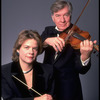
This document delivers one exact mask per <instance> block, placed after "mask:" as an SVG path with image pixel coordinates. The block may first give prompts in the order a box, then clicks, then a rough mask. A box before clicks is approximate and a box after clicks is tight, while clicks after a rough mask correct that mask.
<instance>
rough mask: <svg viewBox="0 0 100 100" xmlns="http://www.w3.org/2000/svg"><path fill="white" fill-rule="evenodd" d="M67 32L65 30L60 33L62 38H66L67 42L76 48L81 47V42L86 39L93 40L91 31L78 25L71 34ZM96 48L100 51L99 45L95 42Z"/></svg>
mask: <svg viewBox="0 0 100 100" xmlns="http://www.w3.org/2000/svg"><path fill="white" fill-rule="evenodd" d="M66 33H67V32H63V33H61V34H60V35H59V37H60V38H62V39H64V41H65V43H66V44H68V43H69V44H70V45H71V46H72V47H73V48H74V49H79V48H80V42H81V41H84V40H86V39H88V40H91V36H90V34H89V32H86V31H83V30H80V29H79V28H78V27H77V26H74V28H73V30H72V32H71V33H70V30H69V33H70V34H68V33H67V34H66ZM93 46H94V49H95V50H96V51H98V52H99V46H98V45H96V44H93Z"/></svg>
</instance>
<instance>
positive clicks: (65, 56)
mask: <svg viewBox="0 0 100 100" xmlns="http://www.w3.org/2000/svg"><path fill="white" fill-rule="evenodd" d="M71 25H72V24H71ZM70 27H71V26H70ZM68 29H69V28H68ZM66 30H67V29H66ZM57 33H60V34H61V32H58V31H57V30H56V29H55V26H48V27H46V28H45V30H44V31H43V33H42V35H41V37H42V40H43V41H45V39H46V38H48V37H56V36H57ZM44 51H45V55H44V63H48V64H51V65H53V66H54V69H55V70H54V73H55V79H56V84H55V86H56V94H57V100H83V97H82V90H81V83H80V79H79V74H85V73H86V72H87V71H88V70H89V68H90V66H91V63H90V61H89V63H88V65H87V66H82V63H81V60H80V50H79V49H78V50H75V49H73V48H72V47H71V45H70V44H66V46H65V47H64V49H63V51H62V52H59V55H58V57H57V59H56V60H54V56H55V50H54V49H53V47H51V46H48V47H46V48H44Z"/></svg>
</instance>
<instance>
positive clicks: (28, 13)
mask: <svg viewBox="0 0 100 100" xmlns="http://www.w3.org/2000/svg"><path fill="white" fill-rule="evenodd" d="M54 1H55V0H2V1H1V15H2V16H1V36H2V37H1V47H2V48H1V50H2V51H1V56H2V59H1V64H2V65H3V64H6V63H8V62H11V55H12V48H13V45H14V43H15V40H16V39H17V36H18V34H19V32H20V31H21V30H23V29H33V30H37V31H38V32H39V34H41V33H42V31H43V30H44V28H45V26H50V25H54V23H53V22H52V20H51V13H50V6H51V4H52V3H53V2H54ZM69 1H71V2H72V4H73V8H74V10H73V15H72V23H74V22H75V21H76V19H77V18H78V16H79V15H80V13H81V11H82V9H83V7H84V5H85V4H86V2H87V0H69ZM77 25H78V26H79V28H81V29H82V30H85V31H88V32H89V33H90V35H91V37H92V40H95V39H96V40H98V41H99V38H98V37H99V0H90V3H89V4H88V6H87V8H86V9H85V11H84V13H83V14H82V16H81V18H80V19H79V21H78V23H77ZM43 57H44V53H43V54H42V55H40V56H38V59H37V60H38V61H39V62H42V61H43ZM91 59H92V66H91V69H90V70H89V72H88V73H87V74H85V75H80V78H81V83H82V89H83V96H84V100H99V59H98V57H97V56H96V55H95V54H92V57H91Z"/></svg>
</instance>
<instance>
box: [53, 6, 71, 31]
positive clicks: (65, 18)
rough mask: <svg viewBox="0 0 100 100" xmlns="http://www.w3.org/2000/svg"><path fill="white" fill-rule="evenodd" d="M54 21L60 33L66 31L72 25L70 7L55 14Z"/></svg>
mask: <svg viewBox="0 0 100 100" xmlns="http://www.w3.org/2000/svg"><path fill="white" fill-rule="evenodd" d="M52 20H53V22H54V23H55V24H56V26H57V28H58V29H59V31H63V30H65V29H66V28H67V27H69V25H70V20H71V16H70V14H69V9H68V7H64V8H63V9H61V10H59V11H58V12H54V14H53V15H52Z"/></svg>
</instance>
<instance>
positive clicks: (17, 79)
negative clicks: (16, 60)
mask: <svg viewBox="0 0 100 100" xmlns="http://www.w3.org/2000/svg"><path fill="white" fill-rule="evenodd" d="M12 76H13V77H14V78H15V79H16V80H18V81H19V82H21V83H22V84H23V85H25V86H27V87H29V86H28V85H27V84H26V83H24V82H23V81H21V80H20V79H19V78H17V77H16V76H14V75H12ZM29 88H30V87H29ZM30 89H31V90H32V91H34V92H35V93H36V94H38V95H39V96H41V95H42V94H40V93H39V92H37V91H36V90H35V89H33V88H30Z"/></svg>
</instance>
